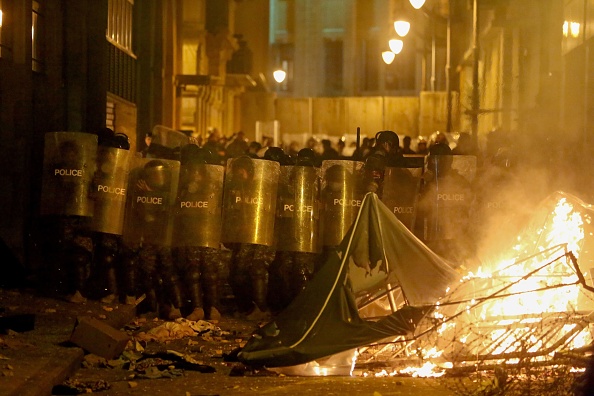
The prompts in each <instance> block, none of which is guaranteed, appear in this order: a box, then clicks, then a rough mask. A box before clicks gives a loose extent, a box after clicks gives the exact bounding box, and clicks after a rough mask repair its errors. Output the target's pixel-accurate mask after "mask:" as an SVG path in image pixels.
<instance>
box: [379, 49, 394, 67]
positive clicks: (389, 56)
mask: <svg viewBox="0 0 594 396" xmlns="http://www.w3.org/2000/svg"><path fill="white" fill-rule="evenodd" d="M395 57H396V54H395V53H393V52H392V51H384V52H382V59H383V60H384V63H385V64H386V65H389V64H391V63H392V62H394V58H395Z"/></svg>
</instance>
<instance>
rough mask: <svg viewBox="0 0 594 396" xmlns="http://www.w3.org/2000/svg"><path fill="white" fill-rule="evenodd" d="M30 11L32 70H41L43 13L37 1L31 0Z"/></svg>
mask: <svg viewBox="0 0 594 396" xmlns="http://www.w3.org/2000/svg"><path fill="white" fill-rule="evenodd" d="M32 4H33V8H32V13H31V59H32V68H33V71H36V72H41V71H43V45H42V44H43V43H42V41H41V36H42V29H43V13H42V8H41V5H40V2H39V1H35V0H33V3H32Z"/></svg>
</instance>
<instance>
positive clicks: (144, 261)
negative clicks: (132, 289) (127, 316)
mask: <svg viewBox="0 0 594 396" xmlns="http://www.w3.org/2000/svg"><path fill="white" fill-rule="evenodd" d="M136 280H137V282H138V287H139V289H140V292H141V293H143V294H144V295H145V296H146V298H145V300H144V301H143V305H144V307H145V309H146V310H148V311H151V312H156V311H157V307H158V299H157V295H158V294H160V293H159V292H158V290H159V288H160V287H159V278H158V275H157V249H156V248H155V247H154V246H152V245H144V246H142V247H141V248H140V249H139V251H138V266H137V272H136Z"/></svg>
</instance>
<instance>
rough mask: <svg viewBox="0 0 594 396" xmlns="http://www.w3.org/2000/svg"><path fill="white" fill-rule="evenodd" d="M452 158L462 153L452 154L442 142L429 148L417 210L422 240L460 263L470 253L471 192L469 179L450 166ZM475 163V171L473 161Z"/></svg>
mask: <svg viewBox="0 0 594 396" xmlns="http://www.w3.org/2000/svg"><path fill="white" fill-rule="evenodd" d="M454 157H455V158H456V159H457V160H458V159H463V157H465V156H454V155H452V150H451V149H450V148H449V146H448V145H446V144H442V143H438V144H435V145H433V146H432V147H431V148H430V150H429V155H428V157H427V169H426V171H425V174H424V175H423V180H424V183H423V187H422V192H421V198H420V202H419V212H420V216H421V219H422V223H421V224H422V225H423V229H422V236H421V239H423V240H424V241H425V243H426V244H427V246H429V247H430V248H431V249H433V250H434V251H435V252H436V253H437V254H439V255H441V256H442V257H444V258H446V259H449V260H452V261H454V262H457V263H461V262H462V261H464V260H465V259H467V258H468V257H469V256H470V255H471V254H473V253H472V249H470V248H469V235H468V226H469V216H470V205H471V203H472V201H473V193H472V189H471V184H470V181H469V180H468V179H467V178H465V177H464V176H463V175H462V174H461V173H459V172H458V171H457V170H456V169H455V168H454V167H453V166H452V163H453V160H454ZM472 158H473V159H475V160H476V158H475V157H472ZM474 164H475V165H474V166H475V168H474V169H475V170H476V161H475V162H474Z"/></svg>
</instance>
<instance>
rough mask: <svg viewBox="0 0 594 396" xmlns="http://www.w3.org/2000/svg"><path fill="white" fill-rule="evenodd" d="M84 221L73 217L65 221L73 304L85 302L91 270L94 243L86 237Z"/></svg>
mask: <svg viewBox="0 0 594 396" xmlns="http://www.w3.org/2000/svg"><path fill="white" fill-rule="evenodd" d="M83 222H84V219H82V218H78V217H72V218H67V219H65V227H66V228H65V241H66V242H65V244H66V252H65V257H64V259H65V261H66V265H67V268H68V274H69V278H70V281H69V282H68V283H69V284H70V285H72V290H73V294H71V295H70V296H69V297H68V299H69V301H71V302H85V301H86V298H85V297H84V294H86V286H87V281H88V279H89V275H90V270H91V261H92V254H93V241H92V239H91V238H90V237H89V236H87V235H85V233H84V231H83V229H84V224H83Z"/></svg>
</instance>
